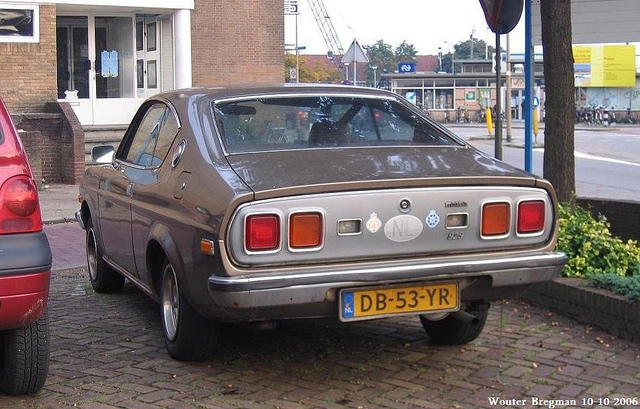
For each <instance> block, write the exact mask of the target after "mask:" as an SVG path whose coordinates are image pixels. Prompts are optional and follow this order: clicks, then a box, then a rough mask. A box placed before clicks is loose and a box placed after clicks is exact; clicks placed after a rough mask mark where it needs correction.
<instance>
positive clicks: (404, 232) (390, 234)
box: [384, 214, 423, 243]
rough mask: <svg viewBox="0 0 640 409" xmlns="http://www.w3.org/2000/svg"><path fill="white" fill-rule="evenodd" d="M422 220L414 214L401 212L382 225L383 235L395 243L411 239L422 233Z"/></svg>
mask: <svg viewBox="0 0 640 409" xmlns="http://www.w3.org/2000/svg"><path fill="white" fill-rule="evenodd" d="M422 228H423V225H422V221H421V220H420V219H418V218H417V217H415V216H411V215H408V214H402V215H399V216H396V217H394V218H392V219H390V220H389V221H387V222H386V223H385V225H384V235H385V236H387V238H388V239H389V240H391V241H395V242H396V243H404V242H407V241H411V240H413V239H415V238H416V237H418V236H420V234H421V233H422Z"/></svg>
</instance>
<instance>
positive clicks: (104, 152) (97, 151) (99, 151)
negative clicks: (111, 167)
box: [91, 145, 116, 164]
mask: <svg viewBox="0 0 640 409" xmlns="http://www.w3.org/2000/svg"><path fill="white" fill-rule="evenodd" d="M115 153H116V150H115V148H114V147H113V146H110V145H98V146H94V147H93V148H91V162H93V163H97V164H106V163H111V162H113V158H114V156H115Z"/></svg>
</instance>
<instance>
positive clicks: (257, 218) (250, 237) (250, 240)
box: [245, 214, 280, 251]
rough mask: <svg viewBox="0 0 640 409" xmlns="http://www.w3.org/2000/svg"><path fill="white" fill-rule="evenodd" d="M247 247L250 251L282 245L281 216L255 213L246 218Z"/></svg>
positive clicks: (276, 247) (271, 248)
mask: <svg viewBox="0 0 640 409" xmlns="http://www.w3.org/2000/svg"><path fill="white" fill-rule="evenodd" d="M245 247H246V249H247V250H248V251H268V250H276V249H278V247H280V217H279V216H278V215H276V214H254V215H249V216H247V218H246V219H245Z"/></svg>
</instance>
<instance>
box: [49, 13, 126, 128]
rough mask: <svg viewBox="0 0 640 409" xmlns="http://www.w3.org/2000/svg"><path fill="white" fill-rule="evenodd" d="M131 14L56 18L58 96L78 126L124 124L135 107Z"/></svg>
mask: <svg viewBox="0 0 640 409" xmlns="http://www.w3.org/2000/svg"><path fill="white" fill-rule="evenodd" d="M133 18H134V17H133V15H129V16H92V15H89V16H59V17H57V27H56V38H57V53H58V56H57V61H58V64H57V74H58V98H59V99H64V100H65V101H68V102H69V103H70V104H71V106H72V107H73V110H74V112H75V113H76V115H77V116H78V119H79V120H80V123H81V124H82V125H103V124H104V125H106V124H127V123H129V121H130V120H131V118H132V117H133V114H134V113H135V110H136V109H137V107H138V101H137V99H136V84H135V68H136V67H135V58H134V56H135V48H134V30H133Z"/></svg>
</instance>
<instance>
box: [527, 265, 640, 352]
mask: <svg viewBox="0 0 640 409" xmlns="http://www.w3.org/2000/svg"><path fill="white" fill-rule="evenodd" d="M522 299H523V300H525V301H526V302H528V303H530V304H532V305H537V306H542V307H546V308H548V309H550V310H553V311H555V312H557V313H559V314H562V315H565V316H567V317H570V318H573V319H575V320H576V321H578V322H580V323H582V324H586V325H590V326H594V327H597V328H599V329H602V330H604V331H606V332H609V333H610V334H612V335H615V336H617V337H620V338H623V339H627V340H629V341H634V342H639V343H640V303H633V302H631V301H629V300H627V299H626V298H625V297H622V296H619V295H617V294H613V293H612V292H610V291H608V290H605V289H601V288H596V287H590V286H589V285H588V283H587V281H586V280H584V279H581V278H566V277H565V278H556V279H554V280H553V281H549V282H546V283H540V284H536V285H534V286H532V287H531V288H530V289H529V290H528V291H527V292H526V293H525V294H523V296H522Z"/></svg>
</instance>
